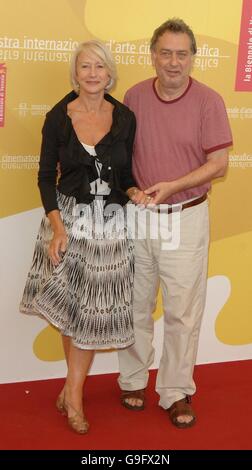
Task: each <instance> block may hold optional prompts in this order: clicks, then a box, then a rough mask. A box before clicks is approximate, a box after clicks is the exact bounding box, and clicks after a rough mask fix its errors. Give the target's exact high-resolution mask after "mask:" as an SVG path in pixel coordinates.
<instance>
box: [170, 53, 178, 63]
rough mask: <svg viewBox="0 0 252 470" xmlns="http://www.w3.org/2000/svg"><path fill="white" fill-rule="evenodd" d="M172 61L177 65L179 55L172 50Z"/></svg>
mask: <svg viewBox="0 0 252 470" xmlns="http://www.w3.org/2000/svg"><path fill="white" fill-rule="evenodd" d="M170 62H171V65H177V63H178V57H177V54H176V52H172V54H171V60H170Z"/></svg>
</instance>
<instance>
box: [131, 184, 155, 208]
mask: <svg viewBox="0 0 252 470" xmlns="http://www.w3.org/2000/svg"><path fill="white" fill-rule="evenodd" d="M128 196H129V198H130V200H131V201H132V202H134V204H136V205H139V206H145V207H146V206H147V205H148V204H150V202H151V196H148V195H147V194H145V191H142V190H141V189H139V188H130V189H129V190H128Z"/></svg>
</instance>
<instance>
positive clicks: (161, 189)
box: [144, 181, 175, 205]
mask: <svg viewBox="0 0 252 470" xmlns="http://www.w3.org/2000/svg"><path fill="white" fill-rule="evenodd" d="M174 192H175V191H174V185H173V182H172V181H171V182H161V183H157V184H154V185H153V186H151V187H150V188H148V189H146V190H145V191H144V193H145V194H146V196H147V197H149V201H148V203H147V204H151V205H158V204H162V203H163V202H164V201H166V200H167V199H168V198H169V197H170V196H172V195H173V194H174Z"/></svg>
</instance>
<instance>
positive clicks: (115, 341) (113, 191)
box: [20, 40, 136, 433]
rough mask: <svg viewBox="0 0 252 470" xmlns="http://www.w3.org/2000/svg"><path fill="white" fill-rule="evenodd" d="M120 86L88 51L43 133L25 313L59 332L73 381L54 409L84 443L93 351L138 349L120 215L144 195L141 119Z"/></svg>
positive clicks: (77, 57) (96, 46)
mask: <svg viewBox="0 0 252 470" xmlns="http://www.w3.org/2000/svg"><path fill="white" fill-rule="evenodd" d="M115 80H116V70H115V65H114V62H113V58H112V55H111V54H110V51H109V50H108V49H107V48H106V47H105V46H104V44H102V43H101V42H99V41H95V40H93V41H88V42H84V43H82V44H80V45H79V47H78V48H77V50H76V51H75V53H74V55H73V58H72V64H71V81H72V85H73V88H74V91H72V92H71V93H69V94H68V95H66V96H65V97H64V98H63V99H62V100H61V101H60V102H59V103H57V104H56V105H55V106H54V107H53V108H52V110H51V111H50V112H49V113H48V114H47V116H46V120H45V123H44V127H43V131H42V134H43V139H42V147H41V157H40V168H39V175H38V184H39V188H40V192H41V199H42V202H43V206H44V208H45V213H46V215H45V216H44V218H43V220H42V223H41V227H40V230H39V234H38V238H37V242H36V246H35V252H34V257H33V263H32V267H31V270H30V272H29V275H28V279H27V283H26V287H25V290H24V295H23V299H22V302H21V307H20V310H21V312H23V313H32V314H34V313H35V314H39V315H42V316H44V317H46V318H47V319H48V320H49V322H50V323H52V324H53V325H55V326H56V327H57V328H59V329H60V331H61V334H62V340H63V346H64V352H65V357H66V362H67V366H68V373H67V377H66V382H65V385H64V388H63V390H62V391H61V393H60V394H59V396H58V399H57V402H56V406H57V408H58V410H59V411H61V412H62V414H66V415H67V416H68V423H69V425H70V426H71V428H72V429H73V430H74V431H76V432H78V433H85V432H87V430H88V427H89V424H88V422H87V420H86V417H85V415H84V412H83V396H82V393H83V384H84V382H85V379H86V376H87V373H88V370H89V367H90V364H91V361H92V359H93V356H94V351H95V350H96V349H108V348H112V347H113V348H124V347H127V346H129V345H131V344H132V343H133V342H134V334H133V329H132V285H133V244H132V242H131V241H130V240H128V239H127V236H126V227H125V225H124V210H125V208H124V209H122V207H124V206H125V204H126V203H127V201H128V199H129V197H132V199H134V195H135V193H136V188H135V186H134V185H135V183H134V180H133V178H132V174H131V153H132V146H133V140H134V135H135V117H134V114H133V113H132V112H131V111H130V110H129V109H128V108H127V107H126V106H124V105H123V104H121V103H120V102H118V101H117V100H116V99H114V98H113V97H112V96H110V95H109V94H107V91H108V90H109V89H111V87H112V86H113V85H114V83H115ZM58 164H60V173H61V174H60V177H59V181H58V182H57V173H58V172H57V168H58ZM104 234H105V236H104Z"/></svg>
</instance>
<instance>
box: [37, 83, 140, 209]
mask: <svg viewBox="0 0 252 470" xmlns="http://www.w3.org/2000/svg"><path fill="white" fill-rule="evenodd" d="M75 98H77V95H76V93H75V92H74V91H72V92H71V93H69V94H68V95H66V96H65V97H64V98H63V99H62V100H61V101H60V102H59V103H57V104H56V105H55V106H54V107H53V108H52V109H51V110H50V111H49V112H48V113H47V115H46V119H45V123H44V126H43V129H42V145H41V154H40V164H39V173H38V186H39V189H40V194H41V199H42V203H43V206H44V208H45V212H46V214H48V212H50V211H52V210H54V209H58V204H57V189H58V190H59V191H60V192H61V193H63V194H65V195H66V196H74V197H75V198H76V203H77V204H78V203H86V204H89V203H90V202H91V201H92V200H93V199H94V196H92V195H91V194H90V183H91V182H92V181H94V180H96V179H97V178H98V174H97V170H96V166H95V159H97V160H98V161H99V162H100V163H102V165H103V166H102V171H101V175H100V177H101V179H103V180H104V181H107V182H108V184H109V187H110V189H111V192H110V194H109V195H108V196H107V199H106V205H108V204H120V205H125V204H126V202H127V201H128V197H127V195H126V194H125V191H126V190H127V189H128V188H130V187H132V186H135V181H134V178H133V176H132V171H131V162H132V149H133V142H134V136H135V130H136V120H135V116H134V114H133V112H132V111H130V110H129V108H127V106H125V105H124V104H122V103H120V102H119V101H117V100H116V99H115V98H113V97H112V96H110V95H108V94H105V96H104V98H105V99H106V100H107V101H109V102H110V103H112V104H113V105H114V109H113V121H112V126H111V129H110V131H109V132H108V133H107V134H106V135H105V136H104V137H103V138H102V139H101V140H100V141H99V142H98V143H97V144H96V146H95V151H96V154H97V157H94V156H91V155H89V153H88V152H86V150H85V149H84V147H83V145H82V144H81V143H80V142H79V140H78V138H77V135H76V133H75V131H74V128H73V126H72V122H71V119H70V118H69V116H68V115H67V103H70V102H71V101H73V100H74V99H75ZM58 162H59V163H60V173H61V176H60V178H59V181H58V183H57V174H58V170H57V165H58Z"/></svg>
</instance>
